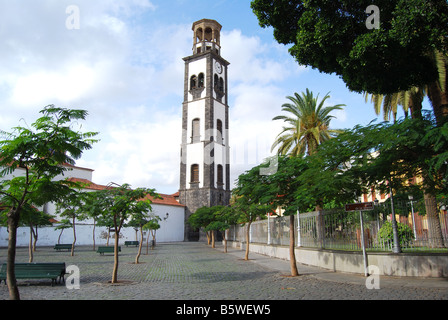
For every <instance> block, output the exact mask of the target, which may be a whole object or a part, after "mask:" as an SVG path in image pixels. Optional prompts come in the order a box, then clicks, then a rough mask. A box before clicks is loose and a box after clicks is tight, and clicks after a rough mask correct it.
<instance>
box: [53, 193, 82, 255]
mask: <svg viewBox="0 0 448 320" xmlns="http://www.w3.org/2000/svg"><path fill="white" fill-rule="evenodd" d="M83 195H84V193H83V192H75V191H74V192H71V193H69V194H67V195H66V196H65V197H64V198H63V199H61V201H59V202H58V203H57V204H56V213H57V214H58V215H60V216H61V217H66V218H68V219H71V227H72V228H73V243H72V249H71V253H70V255H71V256H72V257H73V256H74V255H75V244H76V227H75V226H76V219H77V218H78V219H79V218H81V219H83V218H84V217H85V215H83V211H82V210H83V209H82V207H83V205H84V203H83V199H84V197H83Z"/></svg>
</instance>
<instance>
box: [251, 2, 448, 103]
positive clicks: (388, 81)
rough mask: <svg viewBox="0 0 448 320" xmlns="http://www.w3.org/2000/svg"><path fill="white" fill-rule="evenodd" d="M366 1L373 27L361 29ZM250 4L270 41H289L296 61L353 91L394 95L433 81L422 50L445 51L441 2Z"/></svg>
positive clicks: (446, 18) (446, 16)
mask: <svg viewBox="0 0 448 320" xmlns="http://www.w3.org/2000/svg"><path fill="white" fill-rule="evenodd" d="M371 4H374V5H376V6H377V7H378V8H379V10H380V17H379V19H380V28H379V29H368V28H367V27H366V20H367V18H368V17H369V15H370V13H366V8H367V7H368V6H369V5H371ZM251 8H252V9H253V11H254V13H255V15H256V16H257V18H258V21H259V24H260V26H261V27H263V28H265V27H273V33H274V37H275V39H276V40H277V41H278V42H279V43H282V44H286V45H291V46H290V48H289V52H290V54H291V55H292V56H293V57H294V58H295V59H296V60H297V62H298V63H299V64H301V65H307V66H311V67H313V68H317V69H319V71H321V72H324V73H328V74H337V75H338V76H340V77H341V78H342V80H343V81H344V82H345V83H346V84H347V86H348V88H349V89H350V90H353V91H357V92H361V91H366V92H370V93H383V94H386V93H394V92H398V91H403V90H407V89H409V88H410V87H412V86H420V85H425V84H428V83H430V82H433V81H436V80H437V77H438V74H437V68H436V66H435V64H434V63H433V61H432V59H431V57H430V56H429V55H428V52H432V51H433V49H438V50H440V51H441V52H444V53H445V54H446V53H447V52H448V41H447V37H446V35H447V34H448V4H447V3H446V1H440V0H377V1H375V2H374V3H372V1H369V0H361V1H353V0H338V1H328V0H307V1H287V0H253V1H252V2H251ZM378 66H381V68H378ZM404 70H405V71H404Z"/></svg>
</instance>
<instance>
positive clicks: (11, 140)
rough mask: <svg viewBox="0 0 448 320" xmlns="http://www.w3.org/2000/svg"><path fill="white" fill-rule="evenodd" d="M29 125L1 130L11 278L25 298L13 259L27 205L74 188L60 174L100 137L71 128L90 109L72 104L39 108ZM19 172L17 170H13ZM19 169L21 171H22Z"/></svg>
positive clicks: (0, 195)
mask: <svg viewBox="0 0 448 320" xmlns="http://www.w3.org/2000/svg"><path fill="white" fill-rule="evenodd" d="M40 113H42V117H40V118H38V119H37V120H36V121H35V122H34V123H33V124H31V126H30V127H21V126H18V127H15V128H13V132H11V133H7V132H3V131H2V132H0V134H1V136H2V140H1V141H0V154H1V158H0V168H2V169H1V171H0V176H1V177H3V178H4V180H2V182H1V184H0V202H1V203H2V204H3V205H4V206H5V207H6V208H7V210H8V213H7V222H8V230H9V242H8V258H7V284H8V289H9V294H10V298H11V299H15V300H18V299H20V294H19V290H18V287H17V283H16V279H15V273H14V263H15V256H16V239H17V227H18V226H19V223H20V218H21V214H22V210H23V208H24V207H26V206H31V205H35V206H41V205H44V204H45V203H48V202H52V201H57V200H58V199H59V198H61V197H62V196H64V195H66V194H68V193H70V192H71V187H72V186H73V184H72V183H70V182H69V181H67V180H55V178H56V177H57V176H59V175H62V174H63V173H64V171H66V170H68V167H67V166H64V164H74V163H75V159H78V158H80V157H81V155H82V152H83V151H84V150H88V149H90V148H91V145H92V144H93V143H94V142H95V141H96V140H94V139H92V138H93V137H94V136H95V135H96V133H93V132H87V133H81V132H79V131H74V130H73V129H72V128H73V126H74V123H75V122H78V121H80V120H85V118H86V116H87V111H85V110H70V109H64V108H58V107H55V106H53V105H49V106H47V107H45V108H44V109H43V110H41V111H40ZM14 172H15V173H16V174H15V175H14V176H13V175H12V173H14ZM17 173H18V174H17Z"/></svg>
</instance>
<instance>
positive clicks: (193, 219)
mask: <svg viewBox="0 0 448 320" xmlns="http://www.w3.org/2000/svg"><path fill="white" fill-rule="evenodd" d="M213 214H214V209H213V208H211V207H205V206H204V207H201V208H199V209H197V210H196V212H194V213H193V214H192V215H190V216H189V217H188V221H187V222H188V224H189V225H190V226H191V227H192V228H197V229H200V228H204V231H205V234H206V236H207V244H210V243H211V240H212V232H211V230H205V228H206V227H207V226H208V225H209V224H210V223H211V222H212V221H213V219H214V218H213Z"/></svg>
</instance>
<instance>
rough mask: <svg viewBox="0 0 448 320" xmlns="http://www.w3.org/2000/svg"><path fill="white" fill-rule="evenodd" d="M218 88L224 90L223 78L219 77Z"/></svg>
mask: <svg viewBox="0 0 448 320" xmlns="http://www.w3.org/2000/svg"><path fill="white" fill-rule="evenodd" d="M218 90H219V91H221V92H224V80H223V79H222V78H219V85H218Z"/></svg>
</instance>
